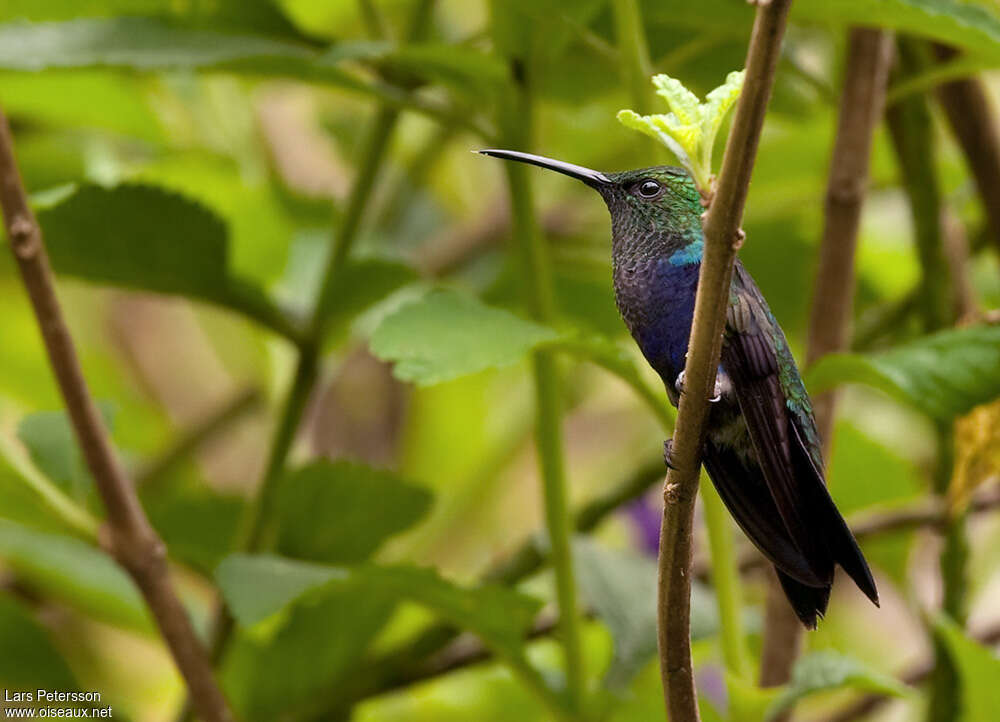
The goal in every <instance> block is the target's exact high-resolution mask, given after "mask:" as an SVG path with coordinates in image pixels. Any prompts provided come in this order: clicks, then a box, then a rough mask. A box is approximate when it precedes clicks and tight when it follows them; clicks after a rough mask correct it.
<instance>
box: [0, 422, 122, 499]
mask: <svg viewBox="0 0 1000 722" xmlns="http://www.w3.org/2000/svg"><path fill="white" fill-rule="evenodd" d="M101 411H102V414H101V415H102V416H103V417H104V421H105V423H106V424H108V426H109V427H111V426H113V424H112V423H111V417H112V414H111V411H110V407H108V406H102V409H101ZM17 437H18V438H19V439H20V440H21V443H22V444H24V446H25V447H26V448H27V449H28V454H29V455H30V456H31V460H32V461H33V462H34V463H35V465H36V466H37V467H38V469H39V470H40V471H41V472H42V473H43V474H45V475H46V476H48V477H49V478H50V479H52V480H53V481H54V482H56V484H57V485H59V487H60V488H62V489H63V491H65V492H67V493H68V494H69V495H70V496H71V497H72V498H73V499H75V500H76V501H77V502H86V501H88V499H89V497H90V496H91V494H92V493H93V488H94V481H93V479H92V477H91V476H90V472H89V471H88V470H87V466H86V464H85V463H84V460H83V454H82V453H81V452H80V447H79V446H78V445H77V443H76V437H75V436H74V434H73V427H72V425H71V424H70V421H69V417H68V416H67V415H66V412H65V411H39V412H37V413H34V414H28V415H27V416H25V417H24V418H23V419H21V422H20V423H19V424H18V426H17Z"/></svg>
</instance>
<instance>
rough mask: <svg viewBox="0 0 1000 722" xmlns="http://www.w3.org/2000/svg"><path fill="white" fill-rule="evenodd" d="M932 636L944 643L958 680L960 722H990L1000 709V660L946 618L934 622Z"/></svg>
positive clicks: (958, 717) (939, 618) (941, 617)
mask: <svg viewBox="0 0 1000 722" xmlns="http://www.w3.org/2000/svg"><path fill="white" fill-rule="evenodd" d="M934 634H935V635H936V636H937V638H938V639H939V640H941V642H943V643H944V646H945V648H946V649H947V650H948V654H949V656H950V657H951V661H952V664H953V665H954V667H955V669H956V670H958V676H959V679H960V680H961V700H962V701H961V710H960V712H959V714H958V716H957V717H956V719H957V720H959V721H960V722H992V720H995V719H996V715H997V710H998V709H1000V684H997V681H998V680H1000V658H998V657H997V655H996V654H995V653H994V652H992V651H991V650H989V649H987V648H986V647H984V646H982V645H981V644H979V643H978V642H974V641H973V640H971V639H969V638H968V637H967V636H966V635H965V633H964V632H962V630H961V629H960V628H959V627H958V625H957V624H955V622H953V621H952V620H951V619H949V618H948V617H946V616H944V615H941V616H940V617H938V618H937V619H936V620H935V621H934Z"/></svg>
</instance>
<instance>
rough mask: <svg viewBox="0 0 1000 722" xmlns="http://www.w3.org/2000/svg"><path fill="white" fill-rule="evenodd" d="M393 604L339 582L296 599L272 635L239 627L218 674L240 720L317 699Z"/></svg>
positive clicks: (256, 720) (286, 714)
mask: <svg viewBox="0 0 1000 722" xmlns="http://www.w3.org/2000/svg"><path fill="white" fill-rule="evenodd" d="M395 606H396V600H395V599H392V598H388V597H382V598H375V597H373V596H372V595H371V594H370V593H369V590H368V589H367V588H365V587H364V586H363V585H345V586H344V587H343V588H340V589H336V590H328V591H326V592H324V594H323V598H322V599H319V600H316V601H315V603H312V604H305V603H303V604H299V605H297V606H296V607H295V608H294V609H292V610H291V611H290V614H289V618H288V619H287V621H286V622H285V623H284V626H282V628H281V629H280V630H278V631H277V633H276V634H274V635H273V636H272V637H265V638H261V637H260V636H259V635H253V634H252V633H247V632H246V630H237V632H236V635H235V639H234V643H233V645H232V649H231V650H230V651H229V653H228V654H227V655H226V661H225V663H224V665H223V671H222V674H221V677H222V681H223V684H224V685H225V691H226V693H227V696H228V697H229V698H230V700H232V703H233V705H234V706H235V707H236V710H237V711H238V713H239V718H240V719H244V720H250V721H252V722H273V721H274V720H278V719H289V718H294V714H295V712H297V711H299V710H302V711H308V710H310V709H313V708H314V707H315V706H316V705H322V704H323V703H324V702H326V700H327V699H328V697H329V694H330V690H331V689H335V688H336V684H337V683H338V681H339V680H341V679H342V678H344V677H345V676H346V675H349V674H351V673H353V672H355V671H356V670H357V668H358V660H359V659H360V658H361V657H362V656H363V655H364V652H365V649H366V648H367V647H368V645H369V644H370V643H371V641H372V639H373V638H374V637H375V635H376V634H377V633H378V632H379V630H380V629H382V627H383V626H384V625H385V623H386V622H387V621H388V619H389V617H390V615H391V614H392V611H393V609H394V608H395Z"/></svg>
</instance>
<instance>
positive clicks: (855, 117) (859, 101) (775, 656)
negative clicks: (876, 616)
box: [760, 28, 892, 687]
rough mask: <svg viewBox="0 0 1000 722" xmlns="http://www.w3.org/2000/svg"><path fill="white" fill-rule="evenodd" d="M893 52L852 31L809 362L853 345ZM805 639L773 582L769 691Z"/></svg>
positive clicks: (766, 668)
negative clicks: (874, 160) (869, 198)
mask: <svg viewBox="0 0 1000 722" xmlns="http://www.w3.org/2000/svg"><path fill="white" fill-rule="evenodd" d="M891 52H892V42H891V38H890V37H889V36H888V35H886V34H885V33H883V32H880V31H877V30H871V29H860V28H855V29H853V30H851V32H850V37H849V41H848V50H847V66H846V68H845V71H844V85H843V91H842V96H841V100H840V115H839V118H838V121H837V136H836V140H835V141H834V146H833V155H832V158H831V160H830V177H829V180H828V181H827V188H826V201H825V205H824V218H825V221H824V227H823V238H822V241H821V242H820V251H819V262H818V272H817V276H816V291H815V295H814V297H813V304H812V313H811V316H810V320H809V336H808V345H807V351H806V363H807V364H811V363H813V362H815V361H816V360H817V359H818V358H820V357H821V356H823V355H825V354H827V353H830V352H831V351H837V350H842V349H845V348H847V346H848V340H849V338H850V322H851V301H852V299H853V297H854V255H855V249H856V248H857V239H858V225H859V223H860V220H861V208H862V204H863V202H864V197H865V191H866V187H867V185H868V164H869V158H870V156H871V146H872V136H873V135H874V131H875V127H876V125H877V124H878V121H879V118H881V116H882V108H883V104H884V101H885V86H886V81H887V78H888V74H889V61H890V56H891ZM834 404H835V396H833V395H832V394H829V393H827V394H822V395H820V396H817V397H816V398H814V399H813V406H814V408H815V413H816V425H817V427H818V429H819V433H820V437H821V438H822V439H823V443H824V452H828V450H829V443H830V435H831V429H832V427H833V414H834ZM824 455H828V454H827V453H824ZM801 634H802V628H801V625H800V624H799V621H798V620H797V619H796V618H795V614H794V613H793V612H792V609H791V607H790V606H789V605H788V603H787V601H786V600H785V597H784V594H783V593H782V591H781V589H780V588H779V586H778V584H777V580H776V578H773V577H772V584H771V585H770V588H769V589H768V601H767V606H766V612H765V624H764V642H763V649H762V653H761V675H760V677H761V678H760V681H761V685H762V686H765V687H766V686H773V685H778V684H782V683H784V682H786V681H787V680H788V678H789V675H790V674H791V669H792V665H793V664H794V662H795V658H796V656H797V655H798V649H799V639H800V637H801Z"/></svg>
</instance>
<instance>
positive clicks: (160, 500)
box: [143, 486, 246, 575]
mask: <svg viewBox="0 0 1000 722" xmlns="http://www.w3.org/2000/svg"><path fill="white" fill-rule="evenodd" d="M143 506H144V507H145V508H146V513H147V514H148V515H149V519H150V521H151V522H152V524H153V526H154V527H155V528H156V530H157V531H158V532H159V534H160V536H161V537H163V541H164V543H165V544H166V545H167V548H168V549H169V550H170V556H171V558H173V559H175V560H178V561H183V562H185V563H187V564H190V565H191V566H193V567H194V568H195V569H198V570H199V571H201V572H203V573H204V574H206V575H211V573H212V571H213V570H214V569H215V567H216V566H217V565H218V564H219V562H220V561H221V560H222V559H223V558H224V557H225V556H226V555H227V554H229V553H230V552H232V551H233V549H234V548H235V545H236V541H237V539H238V535H239V530H240V523H241V520H242V518H243V511H244V508H245V506H246V503H245V501H244V500H243V498H242V497H239V496H233V495H228V496H227V495H223V494H219V493H217V492H215V491H213V490H212V489H210V488H207V487H205V486H199V487H196V488H183V489H170V490H168V491H166V492H165V493H162V494H157V495H155V497H154V498H151V499H149V498H144V499H143Z"/></svg>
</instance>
